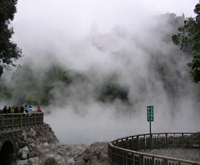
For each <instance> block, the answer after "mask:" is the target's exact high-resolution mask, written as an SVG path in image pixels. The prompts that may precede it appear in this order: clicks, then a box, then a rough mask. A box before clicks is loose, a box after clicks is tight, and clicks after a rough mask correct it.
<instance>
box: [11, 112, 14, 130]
mask: <svg viewBox="0 0 200 165" xmlns="http://www.w3.org/2000/svg"><path fill="white" fill-rule="evenodd" d="M13 125H14V115H13V114H12V122H11V128H12V129H13Z"/></svg>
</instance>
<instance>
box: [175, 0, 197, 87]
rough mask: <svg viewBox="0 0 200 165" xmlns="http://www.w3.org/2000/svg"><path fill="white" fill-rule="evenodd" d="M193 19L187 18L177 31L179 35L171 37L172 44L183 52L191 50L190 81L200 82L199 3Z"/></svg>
mask: <svg viewBox="0 0 200 165" xmlns="http://www.w3.org/2000/svg"><path fill="white" fill-rule="evenodd" d="M194 13H195V14H196V17H195V18H192V17H189V18H187V19H186V20H185V21H184V25H183V26H182V27H180V28H179V29H178V31H179V33H178V34H174V35H173V36H172V40H173V42H174V44H176V45H180V48H181V49H183V50H186V51H188V50H192V51H193V52H192V54H193V60H192V61H191V62H190V63H188V66H189V67H190V74H191V77H192V81H193V82H195V83H198V82H199V81H200V3H197V4H196V6H195V9H194Z"/></svg>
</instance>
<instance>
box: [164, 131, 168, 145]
mask: <svg viewBox="0 0 200 165" xmlns="http://www.w3.org/2000/svg"><path fill="white" fill-rule="evenodd" d="M165 136H166V137H165V139H166V140H165V141H166V148H168V139H167V136H168V134H167V133H166V134H165Z"/></svg>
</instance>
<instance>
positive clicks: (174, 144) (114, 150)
mask: <svg viewBox="0 0 200 165" xmlns="http://www.w3.org/2000/svg"><path fill="white" fill-rule="evenodd" d="M199 146H200V133H153V134H151V135H150V134H140V135H133V136H129V137H124V138H120V139H116V140H114V141H112V142H110V143H109V144H108V157H109V161H110V163H111V164H112V165H154V164H156V165H167V164H170V165H180V164H193V165H194V164H195V165H197V164H198V165H200V162H194V161H188V160H182V159H176V158H170V157H165V156H159V155H153V154H146V153H144V152H142V151H145V150H149V149H161V148H164V149H167V148H194V147H195V148H199Z"/></svg>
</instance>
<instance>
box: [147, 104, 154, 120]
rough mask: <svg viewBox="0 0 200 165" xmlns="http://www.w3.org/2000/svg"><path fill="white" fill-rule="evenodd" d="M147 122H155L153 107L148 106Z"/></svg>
mask: <svg viewBox="0 0 200 165" xmlns="http://www.w3.org/2000/svg"><path fill="white" fill-rule="evenodd" d="M147 121H154V112H153V106H147Z"/></svg>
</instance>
